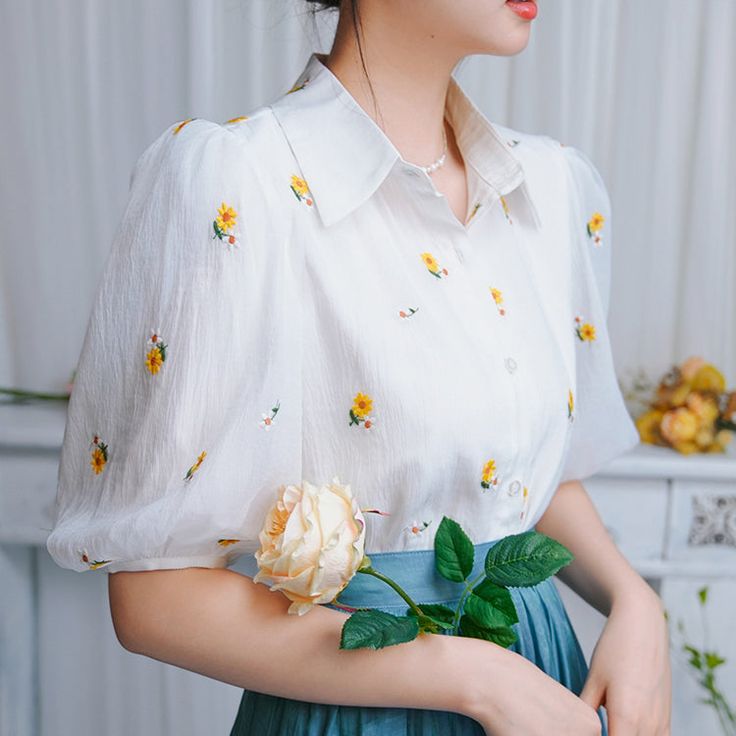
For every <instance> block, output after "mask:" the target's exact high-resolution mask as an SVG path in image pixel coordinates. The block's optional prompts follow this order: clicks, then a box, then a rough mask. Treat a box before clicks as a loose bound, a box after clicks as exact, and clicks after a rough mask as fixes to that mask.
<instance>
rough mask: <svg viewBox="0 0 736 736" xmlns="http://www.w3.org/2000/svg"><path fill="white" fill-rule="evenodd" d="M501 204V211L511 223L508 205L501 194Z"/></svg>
mask: <svg viewBox="0 0 736 736" xmlns="http://www.w3.org/2000/svg"><path fill="white" fill-rule="evenodd" d="M500 200H501V205H502V207H503V213H504V215H506V219H507V220H508V221H509V224H513V220H512V219H511V213H510V212H509V205H508V203H507V202H506V197H504V196H503V195H501V197H500Z"/></svg>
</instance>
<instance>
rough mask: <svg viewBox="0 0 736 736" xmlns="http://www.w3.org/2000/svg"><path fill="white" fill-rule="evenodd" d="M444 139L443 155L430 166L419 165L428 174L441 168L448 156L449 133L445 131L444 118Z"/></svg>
mask: <svg viewBox="0 0 736 736" xmlns="http://www.w3.org/2000/svg"><path fill="white" fill-rule="evenodd" d="M442 140H443V143H444V148H443V149H442V155H441V156H440V157H439V158H438V159H437V160H436V161H433V162H432V163H431V164H429V166H420V167H419V168H420V169H421V170H422V171H424V172H425V173H427V174H432V173H434V172H435V171H437V169H439V167H440V166H442V164H444V163H445V158H446V156H447V134H446V133H445V124H444V120H443V121H442Z"/></svg>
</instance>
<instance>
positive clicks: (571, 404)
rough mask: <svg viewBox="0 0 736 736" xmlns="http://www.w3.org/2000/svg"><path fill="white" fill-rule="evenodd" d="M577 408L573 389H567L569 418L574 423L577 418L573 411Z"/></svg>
mask: <svg viewBox="0 0 736 736" xmlns="http://www.w3.org/2000/svg"><path fill="white" fill-rule="evenodd" d="M574 408H575V400H574V399H573V395H572V389H571V388H569V389H567V418H568V419H569V420H570V421H572V420H573V419H574V418H575V416H574V414H573V410H574Z"/></svg>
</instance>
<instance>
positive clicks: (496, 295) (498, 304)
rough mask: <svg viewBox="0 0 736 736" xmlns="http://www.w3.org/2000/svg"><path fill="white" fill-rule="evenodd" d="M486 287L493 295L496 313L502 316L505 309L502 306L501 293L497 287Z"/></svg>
mask: <svg viewBox="0 0 736 736" xmlns="http://www.w3.org/2000/svg"><path fill="white" fill-rule="evenodd" d="M488 289H489V290H490V292H491V296H492V297H493V301H494V302H495V303H496V308H497V309H498V313H499V314H500V315H501V316H503V315H505V314H506V309H505V308H504V307H502V306H501V305H502V304H503V294H502V293H501V291H500V290H499V289H496V288H495V287H494V286H489V287H488Z"/></svg>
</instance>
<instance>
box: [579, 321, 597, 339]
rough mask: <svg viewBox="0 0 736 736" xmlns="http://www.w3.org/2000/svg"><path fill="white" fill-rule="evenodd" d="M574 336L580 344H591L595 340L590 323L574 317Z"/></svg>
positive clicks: (592, 326)
mask: <svg viewBox="0 0 736 736" xmlns="http://www.w3.org/2000/svg"><path fill="white" fill-rule="evenodd" d="M575 334H576V335H577V336H578V338H579V339H580V341H581V342H592V341H593V340H595V326H594V325H592V324H591V323H590V322H583V318H582V317H581V316H580V315H578V316H576V317H575Z"/></svg>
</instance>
